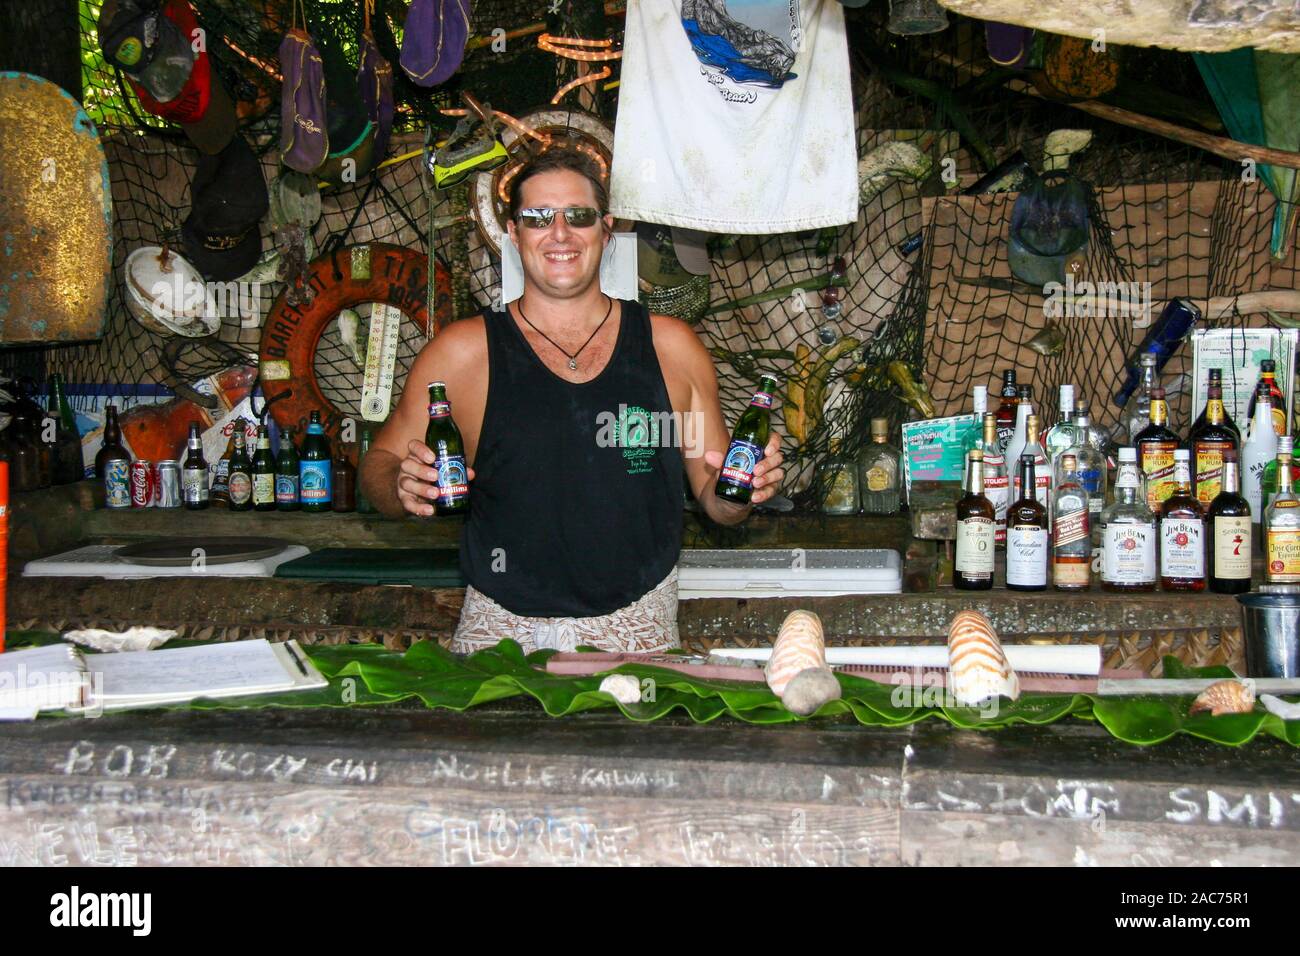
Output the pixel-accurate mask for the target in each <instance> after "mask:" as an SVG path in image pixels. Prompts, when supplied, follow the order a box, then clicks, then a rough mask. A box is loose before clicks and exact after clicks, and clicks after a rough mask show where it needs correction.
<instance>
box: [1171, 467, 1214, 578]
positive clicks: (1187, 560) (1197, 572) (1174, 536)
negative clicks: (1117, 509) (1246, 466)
mask: <svg viewBox="0 0 1300 956" xmlns="http://www.w3.org/2000/svg"><path fill="white" fill-rule="evenodd" d="M1190 459H1191V452H1189V451H1188V450H1187V449H1186V448H1179V449H1177V450H1175V451H1174V491H1173V494H1171V495H1170V496H1169V497H1168V498H1166V499H1165V501H1164V503H1163V504H1162V505H1161V506H1160V587H1161V589H1163V590H1165V591H1204V590H1205V509H1204V508H1203V507H1202V506H1201V503H1200V501H1198V500H1197V498H1196V496H1195V495H1194V494H1192V467H1191V462H1190Z"/></svg>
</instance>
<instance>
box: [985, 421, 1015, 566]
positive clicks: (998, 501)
mask: <svg viewBox="0 0 1300 956" xmlns="http://www.w3.org/2000/svg"><path fill="white" fill-rule="evenodd" d="M977 447H978V449H979V450H980V451H981V452H983V454H984V497H986V498H988V500H989V501H991V502H993V514H994V520H995V521H996V522H997V527H996V528H995V530H994V533H993V540H994V543H995V544H996V545H997V546H998V547H1002V546H1003V545H1005V544H1006V543H1007V508H1008V507H1009V506H1010V504H1011V482H1010V481H1009V480H1008V478H1007V466H1006V463H1005V462H1004V461H1003V459H1002V443H1001V442H1000V441H999V440H998V420H997V416H996V415H995V414H993V413H992V412H985V413H984V430H983V434H982V435H981V438H980V442H979V444H978V446H977Z"/></svg>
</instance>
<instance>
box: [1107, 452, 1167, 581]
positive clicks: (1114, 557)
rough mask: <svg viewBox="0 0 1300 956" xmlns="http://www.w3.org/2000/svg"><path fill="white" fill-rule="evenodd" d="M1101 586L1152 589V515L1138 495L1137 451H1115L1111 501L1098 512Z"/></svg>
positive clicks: (1154, 543)
mask: <svg viewBox="0 0 1300 956" xmlns="http://www.w3.org/2000/svg"><path fill="white" fill-rule="evenodd" d="M1101 522H1102V529H1101V586H1102V588H1103V589H1105V590H1107V591H1154V590H1155V587H1156V518H1155V515H1154V514H1152V513H1151V509H1150V508H1148V507H1147V499H1146V496H1145V495H1144V494H1142V477H1141V473H1140V472H1139V471H1138V466H1137V450H1136V449H1134V448H1121V449H1120V450H1119V469H1118V471H1117V472H1116V474H1115V500H1114V501H1113V502H1111V505H1110V507H1109V508H1107V509H1106V510H1105V511H1103V512H1102V513H1101Z"/></svg>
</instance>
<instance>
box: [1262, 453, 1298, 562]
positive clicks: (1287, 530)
mask: <svg viewBox="0 0 1300 956" xmlns="http://www.w3.org/2000/svg"><path fill="white" fill-rule="evenodd" d="M1287 437H1290V436H1287ZM1291 467H1292V465H1291V452H1290V451H1280V452H1278V455H1277V474H1278V489H1277V494H1275V495H1274V496H1273V502H1272V504H1270V505H1269V506H1268V514H1267V515H1266V517H1265V519H1264V527H1265V529H1266V530H1265V535H1266V544H1265V549H1266V554H1265V560H1264V577H1265V579H1266V580H1267V581H1268V583H1269V584H1297V583H1300V498H1297V497H1296V493H1295V490H1294V488H1293V487H1292V479H1291Z"/></svg>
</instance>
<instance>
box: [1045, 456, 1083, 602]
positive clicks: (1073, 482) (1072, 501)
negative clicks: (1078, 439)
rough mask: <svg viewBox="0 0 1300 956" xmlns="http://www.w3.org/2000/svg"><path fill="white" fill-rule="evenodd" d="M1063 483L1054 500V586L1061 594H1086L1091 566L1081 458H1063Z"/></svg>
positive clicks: (1061, 465) (1061, 471) (1059, 484)
mask: <svg viewBox="0 0 1300 956" xmlns="http://www.w3.org/2000/svg"><path fill="white" fill-rule="evenodd" d="M1058 464H1059V465H1060V475H1061V480H1060V482H1059V483H1058V484H1057V486H1056V492H1055V496H1054V497H1053V499H1052V583H1053V584H1054V585H1055V586H1056V589H1057V590H1058V591H1085V590H1087V588H1088V584H1089V580H1090V578H1089V571H1090V570H1091V567H1092V534H1091V529H1090V527H1089V517H1090V516H1089V513H1088V491H1087V489H1086V488H1084V487H1083V484H1082V483H1081V482H1080V481H1079V461H1078V458H1077V457H1075V456H1074V455H1072V454H1070V453H1069V452H1065V453H1064V454H1062V455H1061V458H1060V461H1059V462H1058Z"/></svg>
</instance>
